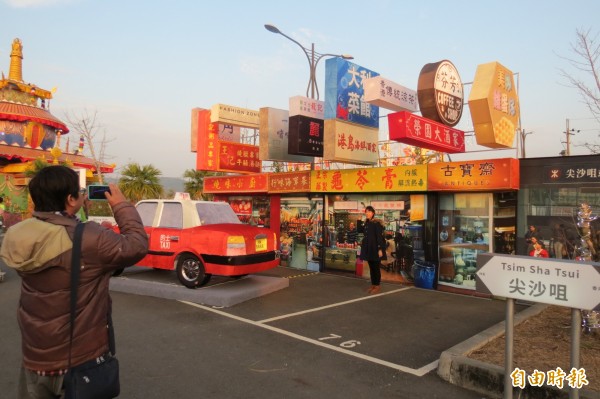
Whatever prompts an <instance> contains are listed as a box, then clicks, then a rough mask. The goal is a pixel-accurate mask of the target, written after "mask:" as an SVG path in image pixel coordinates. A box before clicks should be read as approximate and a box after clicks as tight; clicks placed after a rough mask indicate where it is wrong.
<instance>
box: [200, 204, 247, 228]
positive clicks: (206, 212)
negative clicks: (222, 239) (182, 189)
mask: <svg viewBox="0 0 600 399" xmlns="http://www.w3.org/2000/svg"><path fill="white" fill-rule="evenodd" d="M196 211H197V212H198V217H199V218H200V224H201V225H206V224H219V223H232V224H241V223H242V222H240V220H239V219H238V217H237V215H236V214H235V213H234V212H233V209H231V206H229V205H228V204H224V203H222V202H198V203H197V204H196Z"/></svg>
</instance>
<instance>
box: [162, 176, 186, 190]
mask: <svg viewBox="0 0 600 399" xmlns="http://www.w3.org/2000/svg"><path fill="white" fill-rule="evenodd" d="M183 183H184V181H183V179H182V178H181V177H161V178H160V184H162V185H163V187H164V188H165V191H169V190H173V191H175V192H178V191H183Z"/></svg>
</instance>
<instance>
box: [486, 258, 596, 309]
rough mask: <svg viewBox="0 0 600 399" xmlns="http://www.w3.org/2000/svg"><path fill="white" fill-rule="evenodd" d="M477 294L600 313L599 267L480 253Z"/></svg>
mask: <svg viewBox="0 0 600 399" xmlns="http://www.w3.org/2000/svg"><path fill="white" fill-rule="evenodd" d="M476 274H477V281H476V284H475V288H476V290H477V291H478V292H482V293H486V294H492V295H496V296H503V297H506V298H514V299H521V300H526V301H530V302H540V303H547V304H550V305H558V306H564V307H568V308H573V309H593V310H600V264H599V263H592V262H589V263H583V262H576V261H572V260H564V259H549V258H534V257H531V256H517V255H500V254H491V253H480V254H478V255H477V273H476Z"/></svg>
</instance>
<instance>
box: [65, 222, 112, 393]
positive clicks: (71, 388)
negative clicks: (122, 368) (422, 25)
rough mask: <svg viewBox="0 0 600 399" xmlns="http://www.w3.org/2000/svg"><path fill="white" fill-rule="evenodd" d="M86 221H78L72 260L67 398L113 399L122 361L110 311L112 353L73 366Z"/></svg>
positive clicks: (109, 332)
mask: <svg viewBox="0 0 600 399" xmlns="http://www.w3.org/2000/svg"><path fill="white" fill-rule="evenodd" d="M84 227H85V224H84V223H78V224H77V226H76V227H75V235H74V237H73V258H72V261H71V332H70V341H69V371H68V372H67V374H66V375H65V379H64V383H63V384H64V387H65V399H112V398H116V397H117V396H119V392H120V384H119V362H118V360H117V358H116V357H115V341H114V333H113V326H112V319H111V316H110V313H109V314H108V315H107V316H108V319H107V321H108V334H109V352H108V353H106V354H104V355H102V356H100V357H97V358H96V359H92V360H90V361H88V362H85V363H83V364H80V365H79V366H76V367H71V349H72V347H73V330H74V327H75V310H76V307H77V288H78V286H79V272H80V268H81V236H82V235H83V229H84Z"/></svg>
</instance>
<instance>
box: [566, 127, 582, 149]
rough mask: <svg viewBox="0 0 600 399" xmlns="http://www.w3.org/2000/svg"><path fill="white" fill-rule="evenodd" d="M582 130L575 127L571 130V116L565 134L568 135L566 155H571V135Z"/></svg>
mask: <svg viewBox="0 0 600 399" xmlns="http://www.w3.org/2000/svg"><path fill="white" fill-rule="evenodd" d="M579 132H580V130H575V129H570V130H569V118H567V130H566V131H565V134H566V135H567V151H566V152H565V155H566V156H569V155H571V139H570V137H571V136H574V135H575V133H579Z"/></svg>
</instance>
